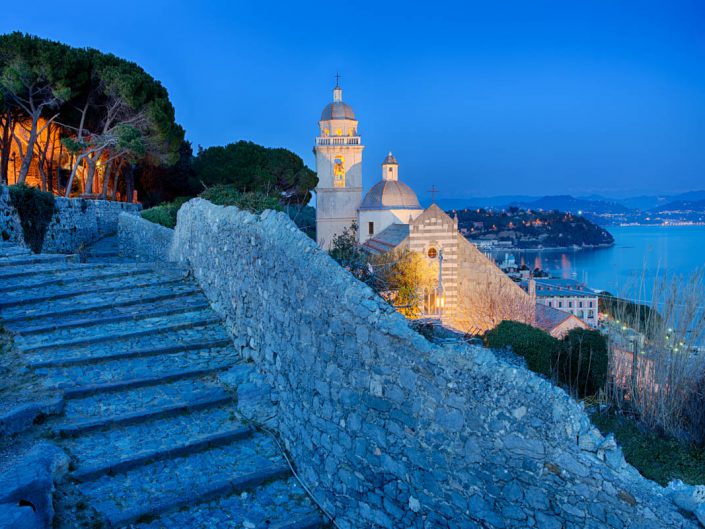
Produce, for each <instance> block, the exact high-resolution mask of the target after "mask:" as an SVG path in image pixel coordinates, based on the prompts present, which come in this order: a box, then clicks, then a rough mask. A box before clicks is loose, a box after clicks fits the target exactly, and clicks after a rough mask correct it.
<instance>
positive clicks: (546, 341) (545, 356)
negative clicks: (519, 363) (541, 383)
mask: <svg viewBox="0 0 705 529" xmlns="http://www.w3.org/2000/svg"><path fill="white" fill-rule="evenodd" d="M485 345H487V347H491V348H493V349H503V348H505V347H511V349H512V351H514V352H515V353H516V354H518V355H519V356H522V357H524V359H525V360H526V365H527V367H528V368H529V369H531V370H532V371H535V372H536V373H540V374H542V375H546V376H551V361H552V359H553V358H554V356H555V354H556V353H557V351H558V348H559V346H560V342H559V341H558V340H556V339H555V338H554V337H553V336H551V335H550V334H548V333H546V332H544V331H542V330H540V329H537V328H535V327H532V326H531V325H526V324H524V323H519V322H516V321H508V320H505V321H503V322H502V323H500V324H499V325H497V327H495V328H494V329H492V330H491V331H489V332H488V333H487V334H486V335H485Z"/></svg>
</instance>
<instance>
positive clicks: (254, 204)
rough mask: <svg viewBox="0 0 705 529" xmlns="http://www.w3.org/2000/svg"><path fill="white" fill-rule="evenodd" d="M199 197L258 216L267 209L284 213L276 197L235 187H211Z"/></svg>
mask: <svg viewBox="0 0 705 529" xmlns="http://www.w3.org/2000/svg"><path fill="white" fill-rule="evenodd" d="M199 196H200V197H201V198H204V199H206V200H208V201H209V202H212V203H213V204H216V205H218V206H237V207H238V208H240V209H244V210H246V211H250V212H252V213H256V214H259V213H262V212H263V211H264V210H265V209H273V210H275V211H282V206H281V204H280V203H279V200H277V199H276V198H275V197H273V196H270V195H267V194H265V193H259V192H242V191H238V190H237V188H236V187H235V186H234V185H220V186H213V187H209V188H208V189H206V190H205V191H204V192H203V193H201V194H200V195H199Z"/></svg>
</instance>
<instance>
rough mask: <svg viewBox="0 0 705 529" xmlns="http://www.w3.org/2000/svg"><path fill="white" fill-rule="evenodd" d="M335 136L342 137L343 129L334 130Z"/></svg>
mask: <svg viewBox="0 0 705 529" xmlns="http://www.w3.org/2000/svg"><path fill="white" fill-rule="evenodd" d="M335 134H336V135H337V136H342V135H343V129H336V130H335Z"/></svg>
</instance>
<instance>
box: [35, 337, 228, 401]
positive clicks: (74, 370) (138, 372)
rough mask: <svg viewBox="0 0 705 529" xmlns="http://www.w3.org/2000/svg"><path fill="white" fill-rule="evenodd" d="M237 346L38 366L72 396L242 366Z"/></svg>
mask: <svg viewBox="0 0 705 529" xmlns="http://www.w3.org/2000/svg"><path fill="white" fill-rule="evenodd" d="M239 362H240V355H239V353H238V352H237V351H236V350H235V349H234V348H233V347H227V346H226V347H222V346H220V347H213V348H205V349H204V348H194V349H188V350H181V351H178V352H168V353H162V354H157V355H153V356H136V357H129V358H124V357H121V358H117V359H112V360H107V361H97V362H93V363H89V364H86V363H81V364H73V365H68V366H53V367H42V368H36V369H35V373H36V374H37V375H43V376H44V380H45V384H46V386H48V387H56V388H61V389H63V390H64V393H65V394H66V395H67V396H69V397H76V396H78V395H80V394H81V393H84V394H90V393H93V392H96V393H98V392H100V391H112V389H110V388H119V387H120V385H121V384H122V385H124V386H125V387H137V386H138V385H140V384H142V385H153V384H154V383H155V382H158V381H165V380H177V379H178V378H179V377H180V376H181V377H182V378H189V377H191V376H197V375H196V374H197V373H198V372H207V371H209V370H211V371H221V370H222V369H226V368H231V367H232V366H235V365H238V364H239Z"/></svg>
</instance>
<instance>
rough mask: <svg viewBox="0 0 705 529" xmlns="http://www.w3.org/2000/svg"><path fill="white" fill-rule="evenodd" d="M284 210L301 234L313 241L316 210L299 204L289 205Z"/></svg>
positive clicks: (314, 237)
mask: <svg viewBox="0 0 705 529" xmlns="http://www.w3.org/2000/svg"><path fill="white" fill-rule="evenodd" d="M285 210H286V213H287V215H289V218H290V219H291V220H293V221H294V224H296V225H297V226H298V228H299V229H300V230H301V231H302V232H304V233H305V234H306V235H308V236H309V237H311V238H312V239H313V240H314V241H315V240H316V208H313V207H311V206H301V205H299V204H289V205H288V206H285Z"/></svg>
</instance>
